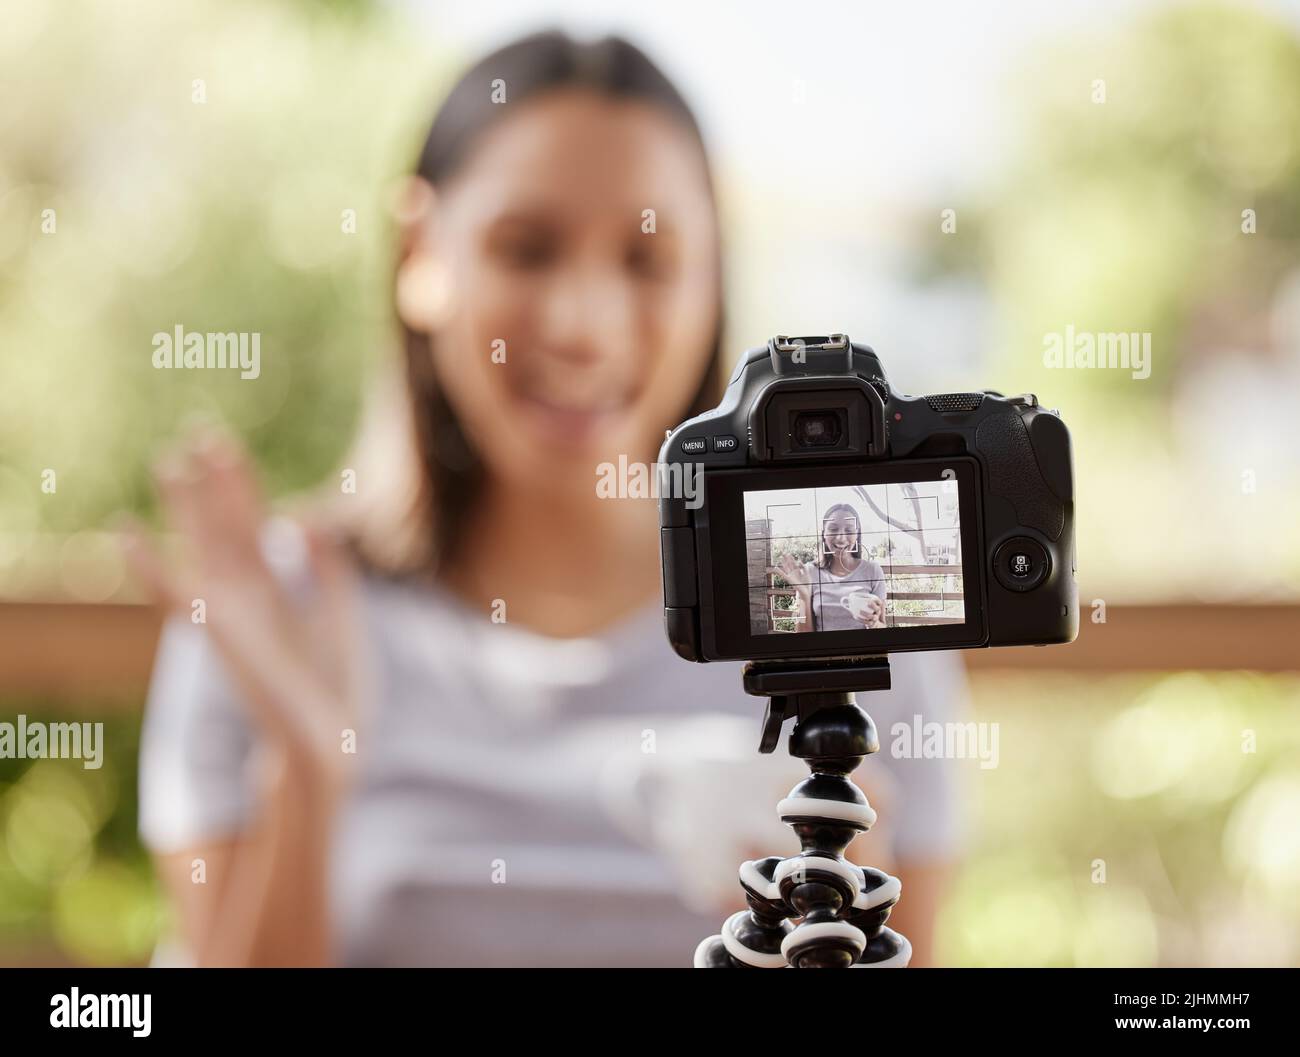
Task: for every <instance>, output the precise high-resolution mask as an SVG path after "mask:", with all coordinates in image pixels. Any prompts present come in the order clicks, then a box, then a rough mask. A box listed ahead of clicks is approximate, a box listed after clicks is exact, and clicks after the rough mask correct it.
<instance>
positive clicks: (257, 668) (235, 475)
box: [125, 429, 361, 792]
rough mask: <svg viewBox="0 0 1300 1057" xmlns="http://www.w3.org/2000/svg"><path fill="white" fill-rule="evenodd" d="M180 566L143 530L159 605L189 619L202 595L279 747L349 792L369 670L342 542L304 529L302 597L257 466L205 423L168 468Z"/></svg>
mask: <svg viewBox="0 0 1300 1057" xmlns="http://www.w3.org/2000/svg"><path fill="white" fill-rule="evenodd" d="M155 477H156V481H157V486H158V490H159V493H160V495H161V497H162V500H163V507H164V510H165V513H166V517H167V521H168V522H169V523H170V527H171V528H172V530H174V531H175V532H176V533H177V534H178V535H179V536H180V537H181V543H182V550H183V553H182V555H181V556H180V557H181V561H180V562H179V563H178V564H177V565H176V566H172V565H170V564H169V563H168V562H166V561H165V560H164V559H163V556H162V554H161V553H160V551H159V549H158V547H157V545H156V543H155V542H154V541H152V540H150V539H149V538H148V537H147V536H146V535H145V534H144V532H142V531H141V530H140V529H139V528H138V527H136V528H133V529H131V530H129V531H128V533H127V539H126V544H125V550H126V554H127V558H128V560H129V562H130V564H131V566H132V568H133V569H134V571H135V572H136V574H137V575H138V576H139V577H140V578H141V580H142V581H143V582H144V584H145V585H146V588H147V589H148V590H149V592H150V593H151V594H152V596H153V597H154V599H155V601H156V602H158V604H160V605H163V606H165V607H167V608H168V609H171V610H173V611H176V612H177V613H179V614H182V615H183V616H185V617H189V616H190V614H191V613H192V611H193V608H194V607H195V603H196V602H197V601H198V600H200V599H201V600H202V601H203V603H204V611H205V618H204V619H205V623H206V626H207V629H208V632H209V633H210V635H211V637H212V642H213V644H214V645H215V647H216V649H217V651H218V652H219V654H220V656H221V659H222V660H223V661H224V662H225V665H226V668H227V670H228V671H229V673H230V674H231V676H232V678H233V679H234V681H235V684H236V686H237V687H238V689H239V690H240V691H241V697H242V699H243V700H244V702H245V704H246V706H247V707H248V709H249V711H250V713H251V718H252V720H253V721H254V723H255V724H256V726H257V727H258V728H259V731H260V733H261V734H262V735H263V738H264V740H265V742H266V743H268V744H269V747H270V748H272V749H274V750H278V753H279V756H280V758H281V759H282V760H287V761H288V762H290V763H291V764H292V765H294V766H295V767H299V768H300V767H303V766H306V767H308V768H310V771H311V773H313V774H315V775H317V776H318V777H320V778H322V779H324V780H325V782H326V785H327V788H329V789H331V790H332V791H338V792H341V791H342V790H343V789H344V788H345V787H346V785H347V782H348V780H349V779H350V776H351V770H352V768H351V766H350V761H352V760H354V759H355V756H354V755H353V754H352V753H350V752H344V751H343V748H344V746H343V740H342V739H343V737H344V732H345V731H349V730H351V731H355V730H356V726H357V722H358V719H359V714H358V713H359V705H360V697H361V668H360V649H359V642H360V639H359V635H358V627H357V597H356V581H355V573H354V570H353V569H352V568H351V565H350V563H349V562H348V560H347V558H346V556H345V555H344V554H343V552H342V550H341V548H339V547H338V545H337V544H335V543H334V542H332V541H331V540H330V539H328V538H327V537H326V536H325V535H324V534H323V533H321V532H319V531H315V530H311V529H304V533H305V536H306V540H307V549H308V555H309V561H310V566H311V570H312V573H313V579H314V585H313V586H314V590H315V594H314V597H313V598H312V603H313V604H312V605H311V606H310V607H309V608H308V607H305V606H303V605H301V604H297V603H295V601H294V600H293V599H291V598H290V597H289V596H288V594H287V593H286V591H285V589H284V587H283V586H282V585H281V584H280V582H279V581H278V580H277V579H276V577H275V576H274V574H273V573H272V572H271V569H270V568H269V567H268V566H267V564H266V561H265V559H264V558H263V555H262V550H261V544H260V534H261V528H262V525H263V522H264V520H265V516H266V512H265V506H264V503H263V501H262V498H261V496H260V494H259V491H258V488H257V483H256V480H255V478H254V474H253V468H252V466H251V465H250V462H249V459H248V457H247V455H246V453H245V452H244V450H243V448H242V447H241V446H240V445H239V443H238V442H237V441H236V440H235V439H234V438H232V437H230V436H228V435H226V434H224V433H221V432H218V431H215V430H213V429H206V430H204V432H203V433H202V434H201V435H199V436H197V437H195V438H193V439H192V440H191V442H190V443H188V444H187V445H186V446H185V447H184V448H183V449H182V451H181V453H180V454H178V455H174V456H171V457H169V458H168V459H167V460H165V461H164V462H163V463H162V464H160V466H159V467H158V469H157V471H156V474H155Z"/></svg>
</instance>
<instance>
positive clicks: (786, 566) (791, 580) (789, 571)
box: [778, 552, 804, 587]
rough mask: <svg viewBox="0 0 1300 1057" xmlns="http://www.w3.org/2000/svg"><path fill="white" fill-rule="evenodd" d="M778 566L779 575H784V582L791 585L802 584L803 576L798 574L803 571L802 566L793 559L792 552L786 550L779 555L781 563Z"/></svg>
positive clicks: (797, 585)
mask: <svg viewBox="0 0 1300 1057" xmlns="http://www.w3.org/2000/svg"><path fill="white" fill-rule="evenodd" d="M778 568H780V570H781V575H782V576H784V577H785V582H786V583H788V584H789V585H790V586H791V587H802V586H804V585H803V584H802V583H801V581H802V579H803V577H802V576H801V575H800V574H801V573H802V572H803V566H802V565H801V564H800V563H799V562H798V561H797V560H796V559H795V556H794V555H793V554H790V553H788V552H787V553H785V554H783V555H781V564H780V566H779V567H778Z"/></svg>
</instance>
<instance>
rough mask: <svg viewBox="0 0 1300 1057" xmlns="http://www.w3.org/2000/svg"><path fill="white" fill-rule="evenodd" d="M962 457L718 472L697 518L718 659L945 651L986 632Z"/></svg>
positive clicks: (704, 608) (973, 508)
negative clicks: (899, 651) (897, 651)
mask: <svg viewBox="0 0 1300 1057" xmlns="http://www.w3.org/2000/svg"><path fill="white" fill-rule="evenodd" d="M977 481H978V469H977V467H976V464H975V462H974V460H972V459H970V458H969V457H966V456H947V457H943V458H941V459H934V458H931V459H916V460H891V461H889V462H881V463H867V464H864V463H857V464H855V465H841V466H818V467H812V466H808V467H799V468H788V467H781V468H766V467H762V468H760V467H754V468H746V469H742V470H719V471H714V472H713V473H711V474H709V475H708V476H707V478H706V493H707V501H706V503H705V505H704V509H703V510H701V511H700V513H699V514H697V515H696V518H697V525H698V531H700V532H701V533H702V536H701V539H700V542H699V544H698V548H697V549H698V554H699V560H700V566H701V568H700V573H701V592H702V593H701V598H700V608H701V613H702V629H703V631H702V634H703V642H702V645H703V648H704V650H705V652H706V653H707V655H708V656H710V657H711V658H717V659H728V658H744V659H747V660H752V659H756V658H768V657H781V658H794V657H832V656H858V655H861V654H863V653H875V652H893V651H896V650H932V649H954V648H960V647H965V646H973V645H979V644H981V643H982V642H983V641H984V640H985V637H986V634H987V630H986V627H985V615H984V586H983V583H982V580H981V575H982V572H981V570H982V567H983V562H982V560H981V558H980V554H981V553H982V551H981V543H980V530H979V526H980V511H979V509H978V503H979V487H978V483H977Z"/></svg>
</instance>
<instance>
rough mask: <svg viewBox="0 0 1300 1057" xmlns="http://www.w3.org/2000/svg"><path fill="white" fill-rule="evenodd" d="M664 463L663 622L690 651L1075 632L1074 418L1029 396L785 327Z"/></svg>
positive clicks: (930, 642)
mask: <svg viewBox="0 0 1300 1057" xmlns="http://www.w3.org/2000/svg"><path fill="white" fill-rule="evenodd" d="M658 471H659V474H660V491H659V493H658V494H659V522H660V537H661V557H662V568H663V583H664V619H665V625H666V628H667V632H668V638H669V640H670V642H671V643H672V645H673V648H674V649H675V650H676V651H677V653H678V654H679V655H681V656H682V657H685V658H686V659H688V660H692V661H727V660H748V661H766V660H798V661H821V660H823V659H825V660H828V661H831V660H835V661H838V660H843V659H849V658H861V657H876V656H879V655H882V654H888V653H890V652H896V651H902V650H936V649H966V648H972V647H984V646H1015V645H1046V644H1049V643H1065V642H1071V641H1073V639H1074V637H1075V635H1076V634H1077V633H1078V624H1079V610H1078V595H1077V589H1076V586H1075V580H1074V573H1075V569H1076V562H1075V550H1074V486H1073V469H1072V457H1071V451H1070V434H1069V431H1068V430H1067V429H1066V427H1065V424H1064V423H1063V422H1062V421H1061V418H1060V416H1059V415H1058V414H1057V413H1056V412H1055V411H1050V410H1047V409H1046V408H1043V407H1041V406H1040V405H1039V403H1038V400H1037V398H1036V397H1034V396H1033V395H1023V396H1012V397H1007V396H1003V395H1002V394H1001V393H997V392H994V391H992V390H984V391H981V392H970V393H944V394H940V395H934V396H905V395H903V394H900V393H898V392H895V391H894V389H893V388H892V387H891V386H890V384H889V381H888V380H887V378H886V376H885V371H884V368H883V367H882V365H881V362H880V359H879V358H878V357H877V355H876V353H875V352H874V351H873V350H872V349H871V348H870V347H869V346H866V345H861V344H857V343H855V342H852V341H850V340H849V338H848V337H847V336H846V335H844V334H831V335H817V336H809V337H797V338H791V337H786V336H783V335H781V336H777V337H775V338H772V339H771V340H770V341H768V343H767V344H766V345H763V346H758V347H755V348H752V349H750V350H748V351H747V352H746V353H745V354H744V356H742V357H741V359H740V362H739V363H738V364H737V365H736V369H735V371H734V372H733V373H732V375H731V379H730V381H729V382H728V383H727V388H726V391H725V393H724V394H723V398H722V402H721V403H720V404H719V405H718V407H716V408H715V409H713V410H712V411H708V412H705V413H704V414H702V415H698V416H697V417H695V418H692V419H689V420H688V421H686V422H683V423H682V424H681V425H680V426H678V427H677V428H676V429H673V430H671V431H669V433H668V436H667V438H666V439H665V441H664V443H663V447H662V449H661V450H660V455H659V466H658ZM686 480H692V481H693V482H694V488H693V489H689V490H688V491H689V492H690V494H691V496H692V497H694V501H688V499H687V498H686V497H685V496H684V495H683V491H684V490H683V488H682V487H681V485H682V482H683V481H686Z"/></svg>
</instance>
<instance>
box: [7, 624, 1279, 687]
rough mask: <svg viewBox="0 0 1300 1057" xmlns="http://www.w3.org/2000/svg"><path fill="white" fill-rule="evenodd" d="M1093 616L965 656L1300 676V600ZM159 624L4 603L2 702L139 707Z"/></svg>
mask: <svg viewBox="0 0 1300 1057" xmlns="http://www.w3.org/2000/svg"><path fill="white" fill-rule="evenodd" d="M1106 616H1107V619H1106V623H1104V624H1097V623H1093V622H1092V621H1091V619H1089V614H1088V612H1087V611H1085V612H1084V614H1083V623H1082V625H1081V627H1080V630H1079V638H1078V640H1077V641H1076V642H1074V643H1072V644H1071V645H1068V646H1047V647H1033V646H1016V647H1008V648H1002V649H992V650H964V651H962V656H963V657H964V658H965V660H966V663H967V666H968V667H969V668H970V670H971V671H972V672H975V673H978V672H982V671H990V670H995V669H1013V670H1016V669H1018V670H1022V671H1049V670H1055V671H1078V672H1150V671H1169V670H1176V669H1204V670H1225V669H1250V670H1253V671H1260V672H1296V671H1300V650H1297V649H1296V647H1295V643H1296V642H1297V641H1300V604H1282V605H1260V606H1253V605H1236V606H1234V605H1222V604H1216V605H1213V606H1210V605H1204V604H1196V603H1193V604H1188V605H1129V606H1125V605H1119V604H1113V605H1111V606H1110V607H1109V609H1108V611H1107V614H1106ZM159 627H160V619H159V615H158V613H157V612H156V611H155V610H153V609H150V608H148V607H146V606H141V605H129V604H89V603H75V602H57V603H31V602H0V697H13V696H16V695H21V696H23V697H31V698H39V697H45V698H48V699H60V698H62V699H65V700H66V699H67V698H69V697H76V698H82V699H85V700H93V701H95V702H96V703H98V704H99V705H100V706H101V707H105V708H124V709H135V708H138V707H139V704H140V699H141V696H142V694H143V692H144V690H145V688H146V686H147V685H148V679H149V671H150V668H151V666H152V664H153V654H154V649H155V646H156V644H157V639H158V631H159Z"/></svg>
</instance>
